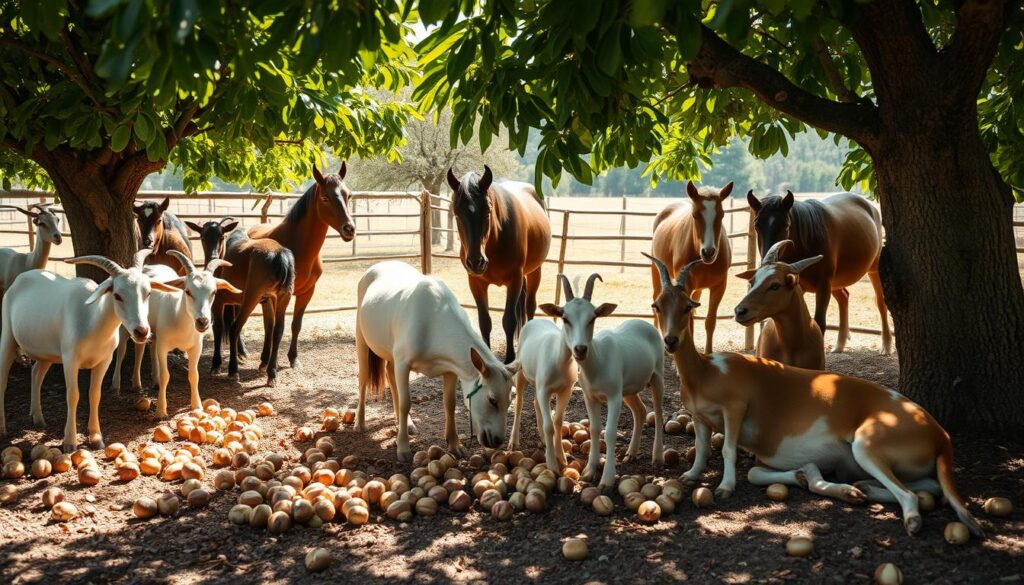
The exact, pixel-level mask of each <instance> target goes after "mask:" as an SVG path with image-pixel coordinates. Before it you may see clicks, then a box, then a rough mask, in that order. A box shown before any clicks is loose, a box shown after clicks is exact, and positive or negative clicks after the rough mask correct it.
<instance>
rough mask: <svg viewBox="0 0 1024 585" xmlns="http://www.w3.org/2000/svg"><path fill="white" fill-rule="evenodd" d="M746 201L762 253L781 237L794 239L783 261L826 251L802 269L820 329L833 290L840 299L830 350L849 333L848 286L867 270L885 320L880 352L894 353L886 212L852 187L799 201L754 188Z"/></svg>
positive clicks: (838, 346)
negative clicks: (886, 292) (884, 258)
mask: <svg viewBox="0 0 1024 585" xmlns="http://www.w3.org/2000/svg"><path fill="white" fill-rule="evenodd" d="M747 203H749V204H750V208H751V209H753V210H754V213H755V216H754V229H755V230H757V246H758V249H759V250H760V252H761V254H762V255H763V254H765V252H766V251H767V250H769V249H771V247H772V246H774V245H775V244H776V243H778V242H780V241H782V240H793V245H792V246H787V247H786V249H785V250H784V251H783V252H782V254H781V255H780V257H779V260H780V261H782V262H790V263H791V262H795V261H797V260H799V259H801V258H810V257H811V256H817V255H819V254H820V255H822V256H824V258H823V259H822V261H821V262H818V263H817V264H815V265H814V266H811V267H809V268H808V269H807V270H805V271H803V272H802V273H801V274H800V286H801V287H803V289H804V290H805V291H807V292H813V293H814V297H815V301H814V321H815V322H816V323H817V324H818V327H819V328H820V329H821V331H822V333H824V332H825V315H826V312H827V311H828V303H829V296H834V297H835V298H836V302H838V303H839V338H838V340H837V341H836V345H835V348H833V350H832V351H833V352H835V353H839V352H842V351H843V349H845V347H846V340H847V339H848V338H849V336H850V321H849V303H850V292H849V291H848V290H847V288H846V287H848V286H850V285H852V284H854V283H856V282H857V281H859V280H860V279H861V278H863V277H864V275H865V274H866V275H867V277H868V279H869V280H870V281H871V286H873V287H874V289H875V304H876V305H877V306H878V314H879V316H880V317H881V320H882V350H881V353H882V354H883V355H888V354H889V353H891V352H892V333H891V332H890V330H889V319H888V316H887V308H886V306H885V299H884V298H883V297H882V282H881V280H879V277H878V258H879V255H880V254H881V252H882V216H881V214H880V213H879V212H878V208H876V207H875V206H874V205H872V204H871V202H869V201H868V200H867V199H865V198H864V197H861V196H860V195H857V194H854V193H837V194H835V195H832V196H830V197H828V198H825V199H822V200H820V201H818V200H809V201H795V199H794V197H793V193H792V192H791V191H787V192H786V196H785V197H779V196H778V195H772V196H769V197H765V198H764V199H761V200H758V198H757V197H755V196H754V192H753V191H751V192H749V193H747Z"/></svg>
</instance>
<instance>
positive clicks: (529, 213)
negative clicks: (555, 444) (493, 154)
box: [448, 165, 551, 364]
mask: <svg viewBox="0 0 1024 585" xmlns="http://www.w3.org/2000/svg"><path fill="white" fill-rule="evenodd" d="M448 186H450V187H451V189H452V203H451V210H452V214H453V215H454V216H455V222H456V224H457V226H458V229H459V240H460V241H461V248H460V250H459V257H460V258H461V259H462V265H463V266H464V267H465V268H466V272H468V273H469V290H470V292H472V293H473V300H474V301H476V310H477V316H478V318H479V320H480V333H481V335H483V338H484V341H485V342H487V346H488V347H490V345H491V315H490V313H489V312H488V309H489V307H488V303H487V288H488V287H489V286H490V285H492V284H493V285H496V286H504V287H506V288H507V290H508V292H507V294H506V296H505V314H504V316H503V317H502V319H501V324H502V328H503V329H504V330H505V363H506V364H508V363H512V360H514V359H515V357H516V350H515V337H516V333H517V331H518V330H519V328H521V327H522V326H523V324H525V323H526V322H527V321H528V320H530V319H532V318H533V313H534V312H535V311H536V310H537V289H538V288H539V287H540V275H541V266H542V265H543V264H544V260H545V259H546V258H547V257H548V249H549V248H550V247H551V223H550V222H549V221H548V216H547V214H545V213H544V207H543V206H542V205H541V204H540V202H539V201H538V199H537V192H536V191H535V190H534V189H533V185H530V184H528V183H519V182H514V181H499V182H497V183H493V175H492V174H491V169H490V167H488V166H486V165H485V166H484V174H483V176H479V175H477V174H476V173H472V172H471V173H468V174H466V176H464V177H463V178H462V180H461V181H459V180H458V179H457V178H455V173H454V172H453V171H452V169H448Z"/></svg>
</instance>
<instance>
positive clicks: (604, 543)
mask: <svg viewBox="0 0 1024 585" xmlns="http://www.w3.org/2000/svg"><path fill="white" fill-rule="evenodd" d="M351 321H352V320H351V318H350V317H348V318H341V319H338V318H337V317H336V318H335V322H334V325H333V327H331V328H329V329H319V330H316V329H314V330H313V331H311V332H310V334H309V335H307V336H305V337H304V340H303V342H302V344H301V355H302V358H303V361H304V364H305V366H304V368H303V369H301V370H294V371H293V370H290V369H287V368H284V369H283V370H282V371H281V373H280V377H279V380H278V386H277V388H273V389H272V388H267V387H265V386H264V385H263V380H264V378H263V376H259V375H257V373H256V372H255V370H254V366H253V365H252V364H251V363H250V364H249V365H247V366H243V369H242V381H241V383H235V382H231V381H228V380H226V379H224V378H211V377H208V376H207V375H205V370H206V369H207V368H208V363H209V357H208V354H209V351H207V356H206V357H204V359H203V364H202V366H201V367H202V370H203V371H204V374H203V376H202V379H201V393H202V397H203V398H215V399H217V400H218V401H220V403H221V404H222V405H223V406H230V407H233V408H236V409H239V410H241V409H244V408H251V407H254V406H255V405H256V404H258V403H260V402H262V401H265V400H269V401H271V402H273V403H274V405H275V407H276V409H277V414H276V415H275V416H271V417H266V418H261V419H259V422H260V424H261V425H262V426H263V427H264V428H265V429H266V431H267V432H266V437H265V438H264V442H263V443H262V445H264V446H266V447H267V449H269V450H273V451H275V452H280V453H286V454H289V455H290V456H291V457H292V460H293V461H295V460H297V459H298V457H299V455H300V452H301V450H303V449H305V448H307V447H309V446H310V444H308V443H305V444H299V445H297V444H295V443H294V441H293V439H292V434H293V432H294V429H295V428H296V427H297V426H300V425H306V424H309V425H311V426H314V427H318V426H319V424H318V423H319V420H320V413H321V412H322V411H323V409H324V408H325V407H328V406H334V407H338V408H349V407H353V406H354V405H355V402H356V399H357V388H356V379H357V377H356V374H357V367H356V359H355V355H354V343H353V339H352V335H351V324H352V323H351ZM257 333H258V327H257V328H251V330H250V334H251V335H253V336H255V334H257ZM286 341H287V340H286ZM495 341H496V343H495V346H496V349H497V350H498V351H499V352H500V351H501V350H502V348H501V343H500V342H501V339H500V338H498V336H496V339H495ZM251 343H252V345H250V348H252V347H257V345H256V340H255V339H254V338H253V339H252V341H251ZM147 361H148V360H147ZM828 365H829V367H830V368H831V369H834V370H836V371H839V372H845V373H856V374H858V375H860V376H862V377H867V378H870V379H873V380H876V381H878V382H881V383H883V384H886V385H888V386H894V385H895V382H896V371H897V368H896V366H897V362H896V358H894V357H881V356H879V355H877V353H876V352H875V351H874V350H873V349H871V348H870V347H866V346H865V345H858V346H855V347H853V351H851V352H849V353H847V354H844V355H830V356H829V364H828ZM671 370H672V368H671V367H670V372H669V376H668V385H669V392H668V393H667V395H666V396H667V404H666V408H667V410H668V412H674V411H675V410H677V409H678V408H679V395H678V391H677V388H678V379H677V377H676V375H675V373H674V371H671ZM28 373H29V372H28V370H27V369H25V368H23V367H21V366H15V368H14V370H13V371H12V380H11V387H10V390H9V392H8V394H7V416H8V421H7V424H8V429H9V432H10V435H9V436H8V437H7V438H6V439H5V440H3V441H0V446H6V445H7V444H12V443H13V444H17V445H21V446H27V445H30V444H36V443H38V442H46V443H47V444H49V445H57V446H59V444H60V440H61V434H62V432H63V424H64V409H65V406H64V392H63V382H62V378H61V372H60V371H59V370H58V369H57V368H54V370H53V371H51V373H50V375H49V377H48V378H47V381H46V384H45V387H44V396H43V405H44V413H45V416H46V419H47V422H48V425H47V428H46V429H45V430H42V431H39V430H35V429H32V426H31V419H30V418H29V416H28V410H29V408H28V406H29V402H28V398H29V397H28ZM184 374H185V366H184V362H183V360H180V359H179V360H176V361H175V362H174V363H173V365H172V381H171V387H170V389H169V393H168V395H169V402H170V410H171V414H172V416H173V414H174V413H175V412H181V411H182V410H185V409H187V406H188V405H187V384H186V382H185V375H184ZM412 391H413V400H414V403H413V416H414V418H415V420H416V422H417V424H418V426H419V434H418V435H417V436H414V437H413V441H414V442H413V448H414V449H424V448H426V447H427V446H428V445H431V444H443V440H442V437H443V414H442V409H441V388H440V384H439V382H438V381H437V380H428V379H423V378H418V379H416V380H415V381H414V383H413V384H412ZM531 392H532V391H531ZM528 396H529V397H531V398H532V393H531V394H529V395H528ZM86 402H87V401H86V399H85V397H84V396H83V400H82V404H81V405H80V408H79V424H80V425H81V428H82V429H84V424H85V418H86V410H87V409H86ZM392 412H393V411H392V410H391V405H390V404H389V403H388V402H381V403H375V404H371V406H370V409H369V411H368V415H367V424H368V430H367V432H366V433H359V432H357V431H354V430H351V429H346V428H342V429H341V430H339V431H337V432H336V433H331V436H332V437H333V439H334V441H335V443H336V444H337V445H338V448H339V450H340V452H341V453H342V454H358V455H360V456H361V457H362V459H363V460H364V461H367V462H369V463H367V465H370V466H372V467H373V468H374V469H373V470H372V471H371V473H377V474H380V475H383V476H385V477H386V476H388V475H390V474H391V473H395V472H408V471H409V469H408V468H407V467H406V466H403V465H399V464H398V463H397V461H396V457H395V451H394V447H395V440H394V434H395V430H394V428H395V425H394V420H393V415H392ZM101 413H102V423H103V431H104V436H105V439H106V441H107V442H108V444H109V443H111V442H115V441H119V442H123V443H125V444H126V445H128V447H129V448H131V449H133V450H134V448H135V447H136V446H137V445H138V444H140V443H144V442H146V441H147V440H148V439H149V438H150V436H151V433H152V429H153V427H154V426H155V421H154V420H153V419H152V417H151V415H148V414H147V415H140V414H139V413H137V412H136V411H135V410H133V408H132V399H129V398H128V397H119V396H116V395H114V394H113V393H110V392H108V393H106V394H105V395H104V396H103V401H102V410H101ZM585 416H586V414H585V409H584V408H583V403H582V398H581V396H580V394H579V392H577V393H575V394H574V397H573V400H572V404H571V406H570V410H569V417H568V420H579V419H581V418H583V417H585ZM457 417H458V419H457V420H458V425H459V428H460V430H461V431H462V433H463V434H464V433H465V432H466V430H467V426H468V421H467V417H466V413H465V412H464V410H463V409H462V406H461V404H460V405H459V407H458V411H457ZM524 417H525V420H524V422H525V426H524V440H525V443H526V445H527V446H535V445H538V437H537V433H536V426H535V424H534V415H533V409H532V408H529V407H527V408H526V412H525V413H524ZM509 424H510V425H511V417H510V419H509ZM631 424H632V421H631V418H630V415H629V414H628V413H625V414H624V415H623V417H622V419H621V421H620V425H619V429H620V433H621V434H620V438H619V446H620V448H622V447H623V446H624V443H625V442H626V440H627V433H628V430H629V428H630V425H631ZM320 434H323V433H320ZM666 439H667V445H666V446H667V447H674V448H676V449H679V450H681V451H682V450H685V448H687V447H689V446H690V445H692V442H693V441H692V438H691V437H689V436H686V435H684V436H666ZM652 440H653V432H652V431H651V429H650V428H649V427H648V428H646V429H645V432H644V443H643V446H642V449H641V452H642V453H646V454H649V453H650V448H651V442H652ZM955 444H956V455H955V459H956V477H957V480H958V485H959V488H960V491H961V493H962V494H964V496H965V497H966V498H967V499H968V501H969V506H970V508H971V509H972V510H973V511H974V512H975V513H976V514H978V515H979V517H980V518H981V519H982V521H983V524H984V525H985V527H986V529H987V530H988V532H989V535H990V538H989V539H988V540H986V541H984V542H977V541H972V542H970V543H968V544H967V545H966V546H961V547H955V546H952V545H948V544H946V542H945V541H944V540H943V536H942V531H943V528H944V526H945V524H946V523H947V522H950V521H952V520H955V516H954V515H953V513H952V512H951V511H950V510H949V509H947V508H940V509H938V510H936V511H934V512H932V513H930V514H927V515H926V516H925V526H924V530H923V531H922V533H921V534H920V535H918V536H916V537H910V536H907V535H906V533H905V532H904V530H903V525H902V522H901V521H900V517H899V513H898V510H897V508H896V507H895V506H891V505H886V506H882V505H873V506H851V505H847V504H844V503H841V502H837V501H832V500H827V499H823V498H820V497H816V496H812V495H810V494H808V493H806V492H803V491H799V490H792V491H791V496H790V499H789V501H788V502H786V503H774V502H771V501H770V500H768V499H767V498H766V497H765V495H764V490H763V489H761V488H756V487H754V486H751V485H750V484H749V483H747V482H746V480H745V471H746V469H747V468H748V467H749V466H750V464H751V460H750V459H749V458H747V457H741V469H740V474H739V477H740V480H739V483H738V489H737V492H736V494H735V495H734V496H733V497H732V498H731V499H729V500H726V501H722V502H716V503H715V504H714V506H713V507H712V508H710V509H704V510H698V509H695V508H694V507H693V505H692V504H690V503H689V500H688V499H687V500H685V501H684V504H683V505H681V506H680V508H679V509H677V511H676V513H675V514H672V515H669V516H666V517H664V518H663V519H662V521H661V522H660V523H658V524H655V525H653V526H648V525H644V524H641V523H639V521H638V520H637V519H636V515H635V514H632V513H630V512H629V511H628V510H627V509H626V508H625V506H624V504H623V503H622V500H621V498H619V497H618V496H616V497H615V500H616V503H615V507H616V509H615V512H614V514H613V515H612V516H611V517H599V516H597V515H595V514H594V513H593V512H592V511H590V510H589V509H586V508H584V506H583V504H582V503H581V502H580V501H579V498H578V497H570V496H562V495H555V496H553V497H552V499H551V500H549V509H548V511H547V512H545V513H542V514H529V513H525V512H524V513H520V514H517V515H516V516H515V517H514V519H513V520H512V521H510V522H506V523H499V522H498V521H496V520H493V519H492V518H491V517H490V515H489V514H487V513H485V512H482V511H480V510H479V509H476V508H474V509H471V511H469V512H468V513H464V514H457V513H453V512H451V511H449V510H448V509H447V508H446V507H441V509H440V510H439V512H438V514H437V515H436V516H433V517H432V518H430V519H424V518H416V519H414V520H412V521H410V522H408V523H404V524H399V523H397V522H395V521H391V520H388V519H386V518H385V517H383V515H382V514H380V513H379V512H377V511H374V512H373V513H372V517H371V521H370V523H369V524H367V525H364V526H362V527H360V528H354V527H352V526H350V525H347V524H337V523H331V524H327V525H325V526H324V527H323V528H321V529H310V528H305V527H293V528H292V529H291V530H290V531H289V532H287V533H285V534H283V535H280V536H277V537H274V536H270V535H269V534H268V533H267V532H266V531H265V530H261V529H255V528H250V527H239V526H234V525H231V524H229V523H228V522H227V519H226V517H227V511H228V509H229V508H230V507H231V506H232V505H233V504H234V503H235V498H236V497H237V492H216V493H214V498H213V501H212V502H211V504H210V505H209V506H208V507H206V508H202V509H198V510H192V509H189V508H188V507H187V506H183V507H182V510H181V511H180V512H179V513H178V514H177V515H176V516H175V517H170V518H156V519H152V520H149V521H140V520H137V519H135V518H134V517H133V515H132V512H131V503H132V501H133V500H134V499H135V498H137V497H139V496H142V495H156V494H158V493H161V492H164V491H167V490H170V489H174V486H172V485H170V484H167V483H165V482H163V481H161V480H159V479H156V478H154V477H140V478H139V479H136V480H135V481H133V482H130V483H128V484H122V483H120V482H118V481H116V480H114V479H113V467H112V465H111V464H110V463H109V462H107V461H103V460H102V457H101V456H100V457H98V459H100V460H101V461H100V465H101V469H102V470H103V472H104V479H103V480H102V481H101V483H100V485H98V486H96V487H92V488H84V487H81V486H79V484H78V482H77V480H76V479H75V478H74V474H73V473H66V474H62V475H59V476H53V477H50V478H48V479H45V480H38V481H35V480H30V479H24V478H23V479H20V480H16V485H17V487H18V489H19V491H20V492H21V499H20V500H19V501H18V502H17V503H15V504H13V505H8V506H4V507H0V552H2V555H0V582H3V583H53V582H61V583H86V582H118V583H165V582H166V583H189V582H199V581H202V582H229V581H234V582H237V581H238V580H239V579H244V580H246V581H257V580H258V581H261V582H267V583H278V582H293V581H301V582H311V583H312V582H321V581H326V580H338V579H341V578H357V579H359V581H360V582H366V583H394V582H413V583H430V582H448V581H458V582H464V581H470V582H492V583H530V582H537V583H590V582H592V583H640V582H647V583H650V582H668V581H689V582H693V583H782V582H792V583H833V582H836V583H847V582H849V583H867V582H870V581H871V578H870V576H871V575H872V574H873V572H874V569H875V567H876V566H878V565H879V564H880V563H883V562H893V563H896V564H897V565H898V566H899V567H900V568H901V569H902V571H903V574H904V577H905V582H906V583H1009V582H1018V581H1021V580H1024V512H1022V511H1021V508H1024V452H1022V450H1021V445H1019V444H1011V443H998V442H996V443H994V442H992V441H990V440H984V439H980V438H977V437H973V436H967V435H959V436H956V437H955ZM99 455H101V454H99ZM648 457H649V455H645V456H644V457H641V462H637V463H631V464H626V465H623V464H620V466H619V471H620V473H623V474H646V475H653V476H655V477H661V478H668V477H677V476H679V475H680V474H681V473H682V471H684V470H685V468H686V466H687V464H686V463H685V459H684V462H683V464H682V465H681V466H680V467H678V468H674V469H667V470H656V469H654V468H653V467H652V466H651V464H650V462H649V459H648ZM721 465H722V461H721V457H720V456H719V454H718V453H717V452H714V453H713V455H712V458H711V461H710V464H709V468H708V469H709V471H708V473H707V474H706V477H705V478H704V485H707V486H710V487H713V486H714V485H716V483H717V481H718V479H719V476H720V471H721ZM4 481H10V480H4ZM53 485H56V486H60V487H62V488H64V489H65V490H66V492H67V494H68V499H69V500H70V501H71V502H73V503H75V504H76V505H77V506H78V507H79V508H80V509H81V510H84V511H85V512H86V515H85V516H84V517H81V518H78V519H76V520H75V521H72V522H70V523H67V524H57V523H54V522H52V521H50V520H49V511H48V510H47V509H46V508H45V507H43V506H42V505H41V504H40V503H39V501H40V494H41V493H42V492H43V491H44V489H46V488H47V487H49V486H53ZM990 496H1005V497H1008V498H1010V499H1011V500H1013V502H1014V504H1015V506H1016V507H1017V510H1016V511H1015V512H1014V514H1013V515H1012V516H1011V517H1010V518H1008V519H996V518H988V517H985V516H984V514H983V513H982V512H981V503H982V502H983V501H984V499H985V498H987V497H990ZM578 534H585V535H586V536H587V538H588V541H589V548H590V555H589V558H587V559H586V560H584V561H582V562H570V561H567V560H565V559H563V557H562V555H561V552H560V551H561V545H562V542H563V540H564V539H566V538H567V537H571V536H575V535H578ZM798 534H807V535H810V536H812V537H813V539H814V543H815V545H814V546H815V552H814V554H813V555H812V556H810V557H808V558H792V557H787V556H786V555H785V552H784V543H785V542H786V540H787V539H788V538H789V537H790V536H793V535H798ZM314 547H324V548H327V549H328V550H330V551H331V552H332V554H333V556H334V562H333V564H332V566H331V567H330V568H329V569H328V570H327V571H326V572H325V573H321V574H317V575H313V574H310V573H308V572H307V571H306V569H305V567H304V565H303V559H304V556H305V554H306V552H307V551H309V550H310V549H311V548H314Z"/></svg>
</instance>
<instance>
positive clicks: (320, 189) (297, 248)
mask: <svg viewBox="0 0 1024 585" xmlns="http://www.w3.org/2000/svg"><path fill="white" fill-rule="evenodd" d="M347 170H348V167H347V166H346V164H345V162H344V161H342V163H341V169H340V170H339V171H338V173H337V174H333V173H328V174H326V175H323V174H321V173H320V169H318V168H317V167H316V165H315V164H314V165H313V178H314V179H315V181H314V182H313V185H311V186H310V187H309V189H306V192H305V193H303V194H302V197H301V198H300V199H299V200H298V201H296V202H295V205H292V208H291V209H290V210H288V215H286V216H285V218H284V219H283V220H282V221H281V223H279V224H277V225H268V224H261V225H258V226H254V227H252V228H249V237H251V238H253V239H256V238H269V239H271V240H274V241H276V242H278V243H279V244H281V245H282V246H284V247H286V248H288V249H289V250H291V251H292V254H294V255H295V295H294V296H295V312H294V315H293V316H292V341H291V345H290V346H289V347H288V362H289V363H290V364H291V366H292V368H298V367H300V364H299V346H298V342H299V332H300V331H302V315H303V314H304V313H305V312H306V307H307V306H308V305H309V301H310V299H312V298H313V291H314V290H315V289H316V282H317V281H318V280H319V279H320V275H321V274H323V272H324V265H323V262H322V261H321V260H320V249H321V248H323V245H324V240H325V239H326V238H327V228H332V229H334V230H335V231H336V232H338V233H339V234H340V235H341V239H342V240H344V241H346V242H351V241H352V238H354V237H356V224H355V222H354V221H353V219H352V214H351V213H349V210H348V204H349V201H350V200H351V199H352V191H351V190H349V188H348V186H347V185H345V173H346V172H347Z"/></svg>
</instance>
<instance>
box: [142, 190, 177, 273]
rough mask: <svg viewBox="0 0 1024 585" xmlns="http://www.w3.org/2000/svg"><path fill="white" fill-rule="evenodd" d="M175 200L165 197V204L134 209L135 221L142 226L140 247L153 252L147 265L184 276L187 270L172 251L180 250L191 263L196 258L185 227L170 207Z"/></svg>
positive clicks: (147, 204) (150, 203)
mask: <svg viewBox="0 0 1024 585" xmlns="http://www.w3.org/2000/svg"><path fill="white" fill-rule="evenodd" d="M170 204H171V199H170V198H169V197H168V198H165V199H164V200H163V202H162V203H157V202H155V201H143V202H142V203H140V204H138V205H134V206H132V212H133V213H134V214H135V220H136V221H137V222H138V224H139V248H149V249H151V250H153V253H152V254H150V255H149V258H147V259H146V264H163V265H164V266H170V267H171V268H173V269H174V270H175V271H177V273H178V274H181V275H184V274H185V268H184V267H183V266H182V264H181V262H178V260H176V259H175V258H174V256H172V255H171V254H169V253H168V252H170V251H171V250H177V251H178V252H180V253H182V254H184V255H185V256H187V257H188V259H189V260H191V259H192V246H191V244H190V242H189V240H188V232H187V231H185V224H183V223H182V221H181V220H180V219H178V217H177V216H176V215H174V214H173V213H171V212H170V211H167V207H168V206H169V205H170Z"/></svg>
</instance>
